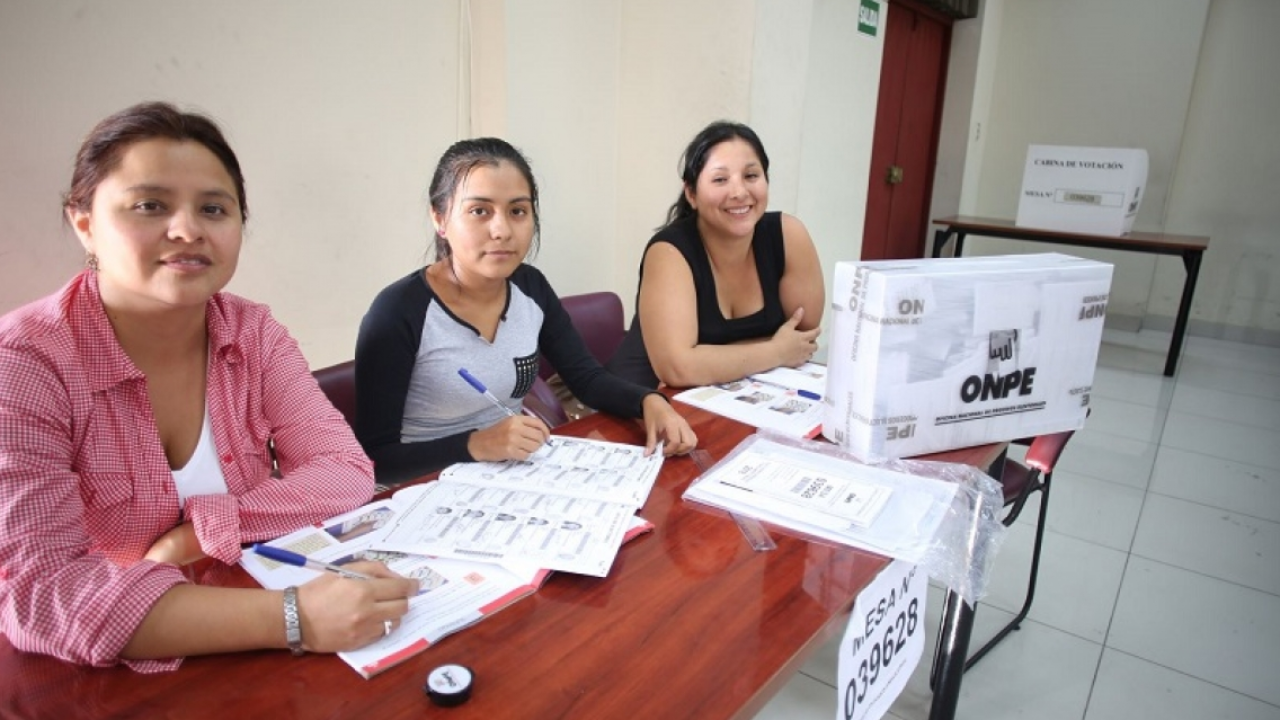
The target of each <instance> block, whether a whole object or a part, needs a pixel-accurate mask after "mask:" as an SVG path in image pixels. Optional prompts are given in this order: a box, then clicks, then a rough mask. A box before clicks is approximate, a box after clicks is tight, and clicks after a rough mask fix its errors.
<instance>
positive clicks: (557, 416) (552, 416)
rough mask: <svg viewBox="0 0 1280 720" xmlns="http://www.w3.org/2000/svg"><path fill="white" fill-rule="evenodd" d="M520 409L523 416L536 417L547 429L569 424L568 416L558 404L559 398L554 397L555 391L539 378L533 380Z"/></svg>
mask: <svg viewBox="0 0 1280 720" xmlns="http://www.w3.org/2000/svg"><path fill="white" fill-rule="evenodd" d="M520 409H521V411H522V412H523V413H524V414H525V415H529V416H531V417H536V418H538V419H539V420H541V421H542V422H544V423H546V426H547V427H549V428H553V427H556V426H557V425H563V424H565V423H567V422H569V415H568V414H567V413H565V411H564V406H563V405H561V404H560V398H558V397H556V391H555V390H552V389H551V385H550V384H548V383H547V381H546V380H543V379H542V378H541V377H536V378H534V379H533V387H531V388H529V394H528V395H525V396H524V400H523V401H522V403H521V408H520Z"/></svg>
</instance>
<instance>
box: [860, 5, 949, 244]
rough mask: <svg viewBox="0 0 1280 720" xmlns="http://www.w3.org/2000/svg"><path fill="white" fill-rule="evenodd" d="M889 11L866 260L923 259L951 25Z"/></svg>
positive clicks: (906, 9)
mask: <svg viewBox="0 0 1280 720" xmlns="http://www.w3.org/2000/svg"><path fill="white" fill-rule="evenodd" d="M887 10H888V20H887V22H886V23H885V30H884V56H883V59H882V64H881V69H880V97H879V100H878V102H877V105H876V130H875V138H874V139H873V140H872V146H871V180H870V183H869V184H868V191H867V217H866V224H865V226H864V228H863V235H862V259H864V260H886V259H898V258H918V257H924V255H925V253H924V248H925V235H926V234H927V232H928V227H929V217H928V213H929V201H930V197H931V195H932V191H933V168H934V164H935V160H936V157H937V150H938V127H939V124H940V122H941V119H942V95H943V90H944V89H945V88H944V85H945V83H946V77H947V54H948V51H949V49H950V46H951V22H952V21H951V18H948V17H946V16H943V15H941V14H939V13H937V12H934V11H932V10H929V9H927V8H925V7H923V6H920V5H918V4H916V3H913V2H910V1H909V0H892V1H891V2H890V3H889V7H888V8H887Z"/></svg>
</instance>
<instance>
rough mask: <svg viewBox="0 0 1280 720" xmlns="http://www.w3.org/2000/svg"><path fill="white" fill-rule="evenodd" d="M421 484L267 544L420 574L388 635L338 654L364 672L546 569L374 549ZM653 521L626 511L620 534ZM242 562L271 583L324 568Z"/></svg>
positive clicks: (528, 590)
mask: <svg viewBox="0 0 1280 720" xmlns="http://www.w3.org/2000/svg"><path fill="white" fill-rule="evenodd" d="M424 490H425V488H424V487H422V486H411V487H408V488H405V489H404V490H402V491H400V492H399V493H397V494H396V498H395V499H393V500H381V501H378V502H374V503H370V504H368V505H365V506H363V507H360V508H357V509H355V510H352V511H351V512H348V513H344V514H342V515H338V516H336V517H334V518H331V519H329V520H326V521H325V522H323V523H320V524H318V525H316V526H313V527H307V528H303V529H301V530H297V531H295V532H292V533H289V534H288V535H285V536H283V537H280V538H277V539H275V540H273V541H271V542H270V543H267V544H268V545H271V546H273V547H279V548H283V549H285V550H290V551H292V552H296V553H299V554H302V555H306V556H307V557H309V558H312V559H315V560H320V561H322V562H329V563H332V564H335V565H338V566H342V565H345V564H347V563H351V562H356V561H359V560H374V561H379V562H382V563H384V564H386V565H387V567H388V568H389V569H391V570H392V571H394V572H396V573H399V574H400V575H403V576H405V577H411V578H416V579H417V580H418V582H419V591H418V594H417V595H415V596H414V597H411V598H409V611H408V612H407V613H405V615H404V616H403V617H401V618H400V620H399V621H398V623H397V627H396V628H395V630H393V631H392V632H391V634H390V635H387V636H386V637H383V638H380V639H378V640H377V641H375V642H373V643H370V644H369V645H366V646H364V647H362V648H359V649H357V650H349V651H345V652H340V653H338V657H340V658H341V659H342V660H343V662H345V663H347V664H348V665H350V666H351V667H352V668H353V669H355V671H356V672H358V673H360V674H361V675H362V676H364V677H366V678H368V677H372V676H374V675H376V674H378V673H380V672H382V671H383V670H386V669H388V668H390V667H393V666H394V665H396V664H398V663H400V662H402V661H404V660H406V659H408V658H410V657H412V656H413V655H416V654H417V653H420V652H422V651H423V650H425V649H427V648H428V647H430V646H432V645H434V644H435V643H437V642H439V641H440V640H441V639H443V638H444V637H446V636H448V635H450V634H452V633H454V632H457V631H458V630H461V629H463V628H465V627H467V626H469V625H472V624H474V623H477V622H479V621H481V620H483V619H484V618H486V617H488V616H489V615H492V614H493V613H495V612H497V611H498V610H501V609H502V608H504V607H506V606H507V605H509V604H511V603H513V602H515V601H516V600H519V599H520V598H523V597H526V596H528V595H530V594H532V593H533V592H535V591H536V590H537V589H538V588H539V587H541V586H542V583H543V582H544V581H545V580H546V579H547V577H548V576H549V575H550V574H551V572H550V570H548V569H545V568H541V567H538V566H536V565H530V564H521V563H518V562H514V561H512V562H506V563H502V564H495V563H486V562H474V561H467V560H456V559H450V558H440V557H428V556H424V555H415V554H410V553H401V552H388V551H381V550H374V549H372V548H371V547H370V541H371V540H372V539H373V537H374V532H375V531H377V530H379V529H380V528H382V527H385V526H386V524H387V523H389V522H392V521H394V520H395V518H397V517H399V516H400V514H401V513H402V512H403V511H404V509H405V508H406V507H408V506H409V505H411V504H412V502H413V501H414V500H415V499H417V498H418V497H420V496H421V495H422V494H423V492H424ZM652 528H653V525H652V524H650V523H649V522H648V521H646V520H644V519H642V518H638V517H635V516H632V517H631V518H630V519H629V520H628V523H627V528H626V533H625V535H624V539H631V538H632V537H635V536H636V535H639V534H642V533H644V532H646V531H648V530H651V529H652ZM240 564H241V565H242V566H243V567H244V568H245V570H246V571H248V573H249V574H250V575H251V576H253V578H254V579H255V580H257V581H258V582H259V583H260V584H261V585H262V586H263V587H265V588H268V589H271V590H282V589H284V588H286V587H289V586H290V585H302V584H305V583H307V582H310V581H311V580H314V579H316V577H318V576H319V575H320V574H321V572H322V571H319V570H312V569H310V568H305V567H298V566H295V565H285V564H281V563H278V562H276V561H274V560H269V559H267V558H265V557H262V556H261V555H257V554H255V553H244V554H243V555H242V556H241V559H240Z"/></svg>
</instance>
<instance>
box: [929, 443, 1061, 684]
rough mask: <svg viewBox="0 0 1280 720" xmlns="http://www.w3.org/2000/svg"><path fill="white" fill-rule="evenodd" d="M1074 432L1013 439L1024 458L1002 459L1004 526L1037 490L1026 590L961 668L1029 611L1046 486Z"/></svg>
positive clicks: (935, 665) (974, 660)
mask: <svg viewBox="0 0 1280 720" xmlns="http://www.w3.org/2000/svg"><path fill="white" fill-rule="evenodd" d="M1074 434H1075V431H1074V430H1065V431H1063V432H1057V433H1052V434H1049V435H1040V436H1038V437H1034V438H1022V439H1019V440H1014V441H1013V442H1014V444H1017V445H1026V446H1027V454H1026V459H1025V460H1024V461H1022V462H1019V461H1017V460H1014V459H1012V458H1005V461H1004V466H1003V469H1002V470H1001V474H1000V478H999V480H1000V486H1001V490H1002V491H1003V493H1004V506H1005V508H1007V510H1006V513H1005V516H1004V519H1003V520H1002V521H1001V522H1003V523H1004V525H1005V527H1009V526H1010V525H1013V523H1014V522H1016V521H1017V519H1018V516H1019V515H1021V514H1022V508H1023V507H1025V506H1026V504H1027V499H1028V498H1030V497H1031V494H1032V493H1037V492H1038V493H1040V512H1039V516H1038V517H1037V519H1036V537H1035V541H1034V544H1033V545H1032V550H1031V572H1030V573H1029V577H1028V578H1027V593H1026V598H1025V600H1024V601H1023V603H1022V609H1021V610H1019V611H1018V614H1017V615H1015V616H1014V618H1013V619H1012V620H1010V621H1009V623H1008V624H1007V625H1005V626H1004V627H1003V628H1001V629H1000V631H999V632H997V633H996V634H995V635H994V636H993V637H992V638H991V639H990V640H988V641H987V642H986V644H984V645H983V646H982V647H980V648H978V649H977V650H976V651H974V652H972V653H970V654H969V659H968V660H966V661H965V664H964V669H965V671H968V670H969V668H971V667H973V666H974V665H976V664H977V662H978V661H979V660H981V659H982V658H983V657H984V656H985V655H986V654H987V653H989V652H991V649H992V648H994V647H995V646H996V643H998V642H1000V641H1001V640H1003V639H1004V638H1005V636H1006V635H1008V634H1009V633H1011V632H1013V631H1014V630H1017V629H1019V628H1020V627H1021V626H1022V621H1023V620H1025V619H1026V618H1027V613H1029V612H1030V611H1031V602H1032V601H1033V600H1034V599H1035V596H1036V575H1037V574H1038V573H1039V571H1040V547H1041V545H1042V544H1043V542H1044V531H1045V520H1046V519H1047V517H1048V510H1049V485H1050V482H1051V481H1052V479H1053V468H1054V466H1055V465H1057V464H1058V458H1060V457H1061V456H1062V451H1063V450H1064V449H1065V448H1066V447H1067V441H1068V440H1070V439H1071V436H1072V435H1074ZM949 609H950V608H947V607H945V606H944V607H943V610H942V612H943V617H946V616H947V612H948V610H949ZM940 650H941V646H940V645H939V646H938V647H936V648H935V650H934V661H933V670H932V673H931V676H930V685H931V686H932V685H933V684H934V680H936V677H937V672H938V653H939V651H940Z"/></svg>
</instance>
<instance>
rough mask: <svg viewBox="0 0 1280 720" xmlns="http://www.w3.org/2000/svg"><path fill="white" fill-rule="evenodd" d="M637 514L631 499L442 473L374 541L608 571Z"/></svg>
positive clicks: (387, 546) (413, 549) (460, 555)
mask: <svg viewBox="0 0 1280 720" xmlns="http://www.w3.org/2000/svg"><path fill="white" fill-rule="evenodd" d="M634 516H635V507H634V506H633V505H630V504H627V503H615V502H605V501H601V500H588V499H583V498H580V497H574V496H571V495H562V494H555V493H545V492H538V491H529V490H514V489H511V488H509V487H494V486H489V485H481V484H476V483H471V482H460V481H456V480H445V479H441V480H437V481H435V482H431V483H426V484H425V486H424V490H423V491H422V492H421V494H419V495H418V496H417V497H416V498H415V499H414V500H413V502H412V503H410V504H409V505H408V506H407V507H406V508H405V509H404V511H403V512H402V513H400V514H399V515H398V516H397V517H396V518H395V519H394V520H391V521H389V522H387V523H386V525H385V526H384V527H382V528H381V529H380V530H379V531H378V532H377V533H376V534H375V537H374V538H373V539H372V541H371V545H372V547H374V548H376V549H379V550H390V551H396V552H406V553H414V554H420V555H434V556H438V557H448V558H455V559H459V560H474V561H483V562H493V563H503V564H506V563H519V564H521V565H533V566H537V567H543V568H548V569H551V570H560V571H563V572H571V573H579V574H582V575H593V576H595V577H604V576H605V575H607V574H608V573H609V568H610V567H611V566H612V565H613V559H614V557H615V556H616V555H617V553H618V548H619V547H621V545H622V541H623V536H624V535H625V534H626V531H627V528H628V527H629V525H630V523H631V522H632V518H633V517H634Z"/></svg>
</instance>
